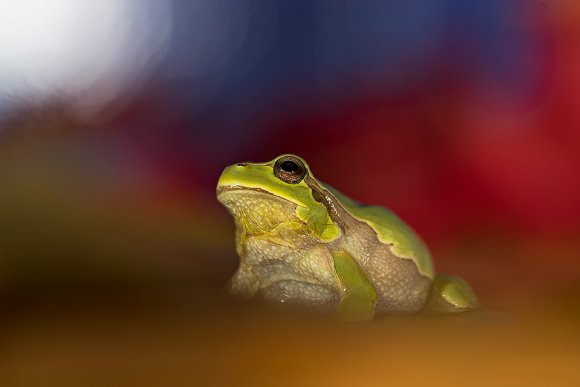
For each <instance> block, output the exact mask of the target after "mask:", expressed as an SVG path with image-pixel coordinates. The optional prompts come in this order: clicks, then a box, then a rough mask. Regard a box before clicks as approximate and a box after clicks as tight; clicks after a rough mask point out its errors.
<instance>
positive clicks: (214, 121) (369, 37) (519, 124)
mask: <svg viewBox="0 0 580 387" xmlns="http://www.w3.org/2000/svg"><path fill="white" fill-rule="evenodd" d="M56 3H59V4H60V6H59V7H56V6H55V7H51V8H50V9H49V8H46V6H45V8H43V9H41V8H37V7H42V4H43V3H42V2H37V4H36V6H37V7H30V5H29V6H28V7H26V6H23V5H22V4H28V2H24V1H20V0H18V1H17V0H14V1H9V0H6V1H4V2H2V3H1V5H0V47H1V49H0V97H1V98H0V342H1V343H2V344H1V345H0V386H1V387H4V386H7V387H11V386H116V385H118V386H132V385H136V386H148V385H156V386H172V385H176V386H177V385H184V386H192V385H200V386H204V385H266V386H271V385H291V386H295V385H316V386H320V385H337V386H340V385H359V384H360V385H363V386H364V385H397V384H399V385H401V384H405V385H418V384H420V383H421V384H429V385H482V386H487V385H525V386H530V385H540V386H545V385H557V386H567V385H570V386H573V385H580V367H578V364H580V333H579V330H578V326H579V324H580V238H579V235H580V179H579V178H578V176H579V175H578V171H580V156H579V155H580V131H579V128H580V109H578V105H579V103H580V86H579V85H580V82H578V80H580V44H579V42H580V28H579V26H580V6H579V5H578V3H577V2H576V1H574V0H566V1H564V0H562V1H558V2H556V1H553V2H552V1H544V2H529V1H514V2H504V1H500V0H486V1H484V0H473V1H463V0H448V1H442V0H421V1H416V2H389V1H373V0H369V1H364V2H357V5H356V6H355V5H353V4H350V3H349V4H350V5H349V4H343V3H339V2H328V1H319V0H312V1H306V2H302V1H292V2H287V1H282V0H281V1H275V0H268V1H245V0H237V1H225V0H224V1H211V2H210V1H182V0H165V1H152V0H151V1H146V0H143V1H139V2H136V1H131V0H115V1H105V0H103V1H102V2H98V3H97V2H94V3H88V2H87V3H86V5H74V6H73V5H72V3H70V4H67V2H66V1H64V0H58V1H57V0H54V2H51V4H56ZM78 4H81V3H78ZM89 4H94V5H89ZM2 7H4V8H2ZM41 11H42V12H41ZM97 16H98V17H97ZM94 21H98V22H99V23H96V24H95V23H94ZM53 33H54V34H56V35H52V34H53ZM92 39H93V40H92ZM26 75H28V77H26ZM19 85H20V86H19ZM43 90H44V94H43V92H42V91H43ZM34 91H37V92H38V94H36V93H35V92H34ZM283 152H293V153H297V154H299V155H300V156H302V157H304V158H305V159H306V160H307V161H308V162H309V164H310V166H311V167H312V169H313V171H314V174H315V175H316V177H317V178H320V179H321V180H322V181H324V182H327V183H329V184H331V185H333V186H334V187H335V188H337V189H339V190H340V191H342V192H344V193H345V194H347V195H350V196H352V197H353V198H354V199H357V200H360V201H361V202H365V203H372V204H379V205H385V206H388V207H390V208H392V209H393V210H394V211H395V212H397V213H398V214H400V215H401V216H402V217H403V218H404V219H405V220H407V221H408V222H409V223H410V224H411V225H412V226H413V227H414V228H415V229H416V230H417V231H418V232H419V234H420V235H421V236H422V237H423V238H424V239H425V240H426V242H427V244H428V245H429V246H430V248H431V250H432V252H433V256H434V259H435V266H436V268H437V270H438V271H440V272H442V273H451V274H458V275H461V276H462V277H464V278H466V279H467V280H468V281H469V282H470V283H471V284H472V285H473V288H474V289H475V291H476V293H477V295H478V296H479V298H480V301H481V303H482V305H483V307H484V308H485V312H483V313H481V314H471V315H466V316H454V317H448V318H441V319H424V318H418V319H415V318H381V319H377V320H376V321H373V322H370V323H364V324H342V323H337V322H332V321H328V320H324V319H318V318H313V317H309V316H302V315H294V314H289V313H281V312H278V311H273V310H271V309H270V308H265V307H263V306H261V305H257V304H253V303H243V302H240V301H237V300H232V299H230V298H229V297H227V295H225V294H224V293H223V287H224V285H225V283H226V282H227V280H228V279H229V278H230V276H231V275H232V274H233V272H234V271H235V269H236V266H237V262H238V258H237V257H236V255H235V249H234V238H233V232H234V225H233V222H232V220H231V218H230V216H229V215H228V214H227V212H226V211H225V210H224V209H223V208H221V207H220V206H219V204H218V203H217V201H216V200H215V193H214V188H215V184H216V182H217V179H218V177H219V174H220V173H221V171H222V170H223V168H224V167H225V166H227V165H229V164H232V163H235V162H243V161H265V160H269V159H272V158H273V157H275V156H276V155H278V154H280V153H283Z"/></svg>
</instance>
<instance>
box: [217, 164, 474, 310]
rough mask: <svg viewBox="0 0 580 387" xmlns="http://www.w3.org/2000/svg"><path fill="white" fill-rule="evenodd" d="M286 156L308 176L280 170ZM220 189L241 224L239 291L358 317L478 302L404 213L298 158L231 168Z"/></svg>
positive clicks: (234, 285)
mask: <svg viewBox="0 0 580 387" xmlns="http://www.w3.org/2000/svg"><path fill="white" fill-rule="evenodd" d="M282 160H290V161H291V162H293V163H295V165H293V166H292V165H290V166H291V167H292V168H293V167H297V168H294V169H293V172H292V173H298V174H300V173H301V172H302V174H300V176H294V177H296V179H295V180H291V182H287V181H285V180H284V179H285V178H286V177H287V176H288V175H289V174H291V173H290V172H288V173H287V172H285V171H282V174H281V175H280V173H278V175H276V172H275V171H278V172H280V161H282ZM292 168H291V169H292ZM298 177H301V179H300V180H298ZM217 194H218V200H219V201H220V202H221V203H222V204H223V205H224V206H225V207H226V208H227V209H228V210H229V211H230V213H231V214H232V215H233V217H234V220H235V223H236V246H237V252H238V254H239V255H240V258H241V260H240V267H239V269H238V271H237V272H236V274H235V275H234V277H233V278H232V280H231V284H230V288H231V291H232V292H233V293H234V294H237V295H240V296H242V297H246V298H250V297H253V296H255V295H260V296H261V297H263V298H265V299H267V300H270V301H273V302H276V303H282V304H298V305H301V306H304V307H309V308H313V309H316V310H321V311H329V312H338V313H339V314H342V317H345V318H348V319H355V320H356V319H369V318H372V316H373V315H374V314H375V313H399V314H409V313H416V312H419V311H420V310H422V309H425V310H428V311H429V312H438V311H441V312H444V313H456V312H461V311H466V310H471V309H473V308H475V306H476V300H475V296H474V295H473V293H472V292H471V289H470V288H469V286H468V285H467V284H466V283H465V282H464V281H462V280H460V279H457V278H455V277H445V280H439V277H436V276H435V275H434V272H433V265H432V262H431V258H430V256H429V252H428V250H427V248H426V247H425V245H424V244H423V242H422V241H421V240H420V239H419V238H418V237H417V236H416V235H415V233H414V232H413V231H412V230H411V229H410V228H409V227H408V226H407V225H406V224H405V223H403V222H402V221H401V220H400V219H399V218H398V217H396V215H394V214H393V213H392V212H390V211H388V210H387V209H384V208H381V207H374V206H373V207H371V206H369V207H367V206H362V205H360V204H358V203H356V202H354V201H353V200H351V199H349V198H347V197H346V196H344V195H342V194H340V193H338V192H337V191H335V190H334V189H332V188H330V187H328V186H326V185H324V184H322V183H320V182H319V181H317V180H316V179H315V178H314V177H313V176H312V172H311V171H310V169H309V168H308V165H307V164H306V163H305V162H304V160H302V159H300V158H298V157H297V156H293V155H282V156H280V157H278V158H276V159H274V160H272V161H271V162H268V163H263V164H250V163H245V164H237V165H233V166H230V167H228V168H226V170H224V172H223V174H222V176H221V177H220V180H219V182H218V188H217ZM434 284H435V285H437V286H433V285H434Z"/></svg>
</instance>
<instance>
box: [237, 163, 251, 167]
mask: <svg viewBox="0 0 580 387" xmlns="http://www.w3.org/2000/svg"><path fill="white" fill-rule="evenodd" d="M246 165H248V163H238V164H237V166H238V167H245V166H246Z"/></svg>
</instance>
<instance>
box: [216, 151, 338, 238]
mask: <svg viewBox="0 0 580 387" xmlns="http://www.w3.org/2000/svg"><path fill="white" fill-rule="evenodd" d="M319 187H320V185H319V184H318V182H317V181H316V180H315V179H314V177H313V176H312V172H311V171H310V168H309V167H308V164H307V163H306V162H305V161H304V160H303V159H302V158H300V157H298V156H295V155H291V154H285V155H282V156H279V157H277V158H275V159H274V160H272V161H269V162H267V163H239V164H235V165H231V166H229V167H227V168H226V169H225V170H224V171H223V173H222V175H221V176H220V179H219V181H218V186H217V197H218V200H219V201H220V202H221V203H222V204H223V205H224V206H225V207H226V208H227V209H228V210H229V211H230V213H231V214H232V215H233V217H234V219H235V222H236V225H237V226H238V227H241V228H243V230H244V231H245V232H246V233H249V234H251V235H259V234H264V233H267V232H269V231H271V230H273V229H274V228H275V227H276V226H278V225H279V224H281V223H286V222H290V224H292V225H294V226H295V227H297V228H302V229H303V231H306V232H308V233H310V234H313V235H314V236H315V237H317V238H319V239H321V240H332V239H335V238H336V237H337V236H338V235H339V233H340V231H339V229H338V227H337V226H336V225H335V224H334V223H333V222H332V220H331V219H330V216H329V214H328V212H327V210H326V207H325V206H324V205H323V204H322V202H321V200H320V194H319V193H318V191H317V188H319ZM317 199H318V200H317Z"/></svg>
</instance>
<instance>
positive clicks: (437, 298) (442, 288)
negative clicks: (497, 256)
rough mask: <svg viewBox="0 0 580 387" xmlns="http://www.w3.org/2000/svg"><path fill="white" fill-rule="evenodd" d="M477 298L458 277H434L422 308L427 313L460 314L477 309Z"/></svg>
mask: <svg viewBox="0 0 580 387" xmlns="http://www.w3.org/2000/svg"><path fill="white" fill-rule="evenodd" d="M478 306H479V305H478V302H477V297H476V296H475V293H474V292H473V290H472V289H471V287H470V286H469V284H468V283H467V282H466V281H465V280H463V279H462V278H460V277H456V276H448V275H439V274H438V275H436V276H435V279H434V280H433V285H432V287H431V292H430V293H429V297H428V298H427V302H426V303H425V306H424V308H423V311H424V312H427V313H462V312H468V311H470V310H474V309H477V308H478Z"/></svg>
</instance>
